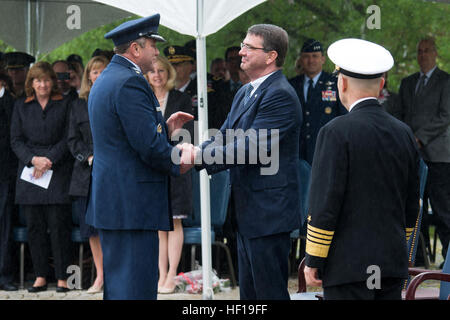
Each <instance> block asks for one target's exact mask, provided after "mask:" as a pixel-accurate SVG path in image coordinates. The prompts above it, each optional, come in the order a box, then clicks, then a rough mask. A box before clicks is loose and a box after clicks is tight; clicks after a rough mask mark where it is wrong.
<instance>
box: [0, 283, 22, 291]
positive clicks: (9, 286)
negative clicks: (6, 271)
mask: <svg viewBox="0 0 450 320" xmlns="http://www.w3.org/2000/svg"><path fill="white" fill-rule="evenodd" d="M0 290H4V291H17V290H19V288H17V287H16V286H15V285H13V284H11V283H6V284H3V285H0Z"/></svg>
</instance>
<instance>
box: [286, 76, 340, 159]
mask: <svg viewBox="0 0 450 320" xmlns="http://www.w3.org/2000/svg"><path fill="white" fill-rule="evenodd" d="M304 81H305V76H304V75H299V76H297V77H294V78H291V79H290V80H289V83H290V84H291V85H292V86H293V87H294V89H295V91H296V92H297V95H298V97H299V99H300V102H301V104H302V111H303V123H302V129H301V130H300V158H302V159H304V160H306V161H307V162H308V163H309V164H312V161H313V156H314V149H315V147H316V140H317V135H318V133H319V130H320V128H322V127H323V126H324V125H325V124H326V123H328V122H329V121H330V120H332V119H334V118H336V117H337V116H340V115H343V114H347V109H345V108H344V106H343V105H342V104H341V102H340V101H339V94H338V89H337V79H336V77H333V76H332V75H331V74H329V73H327V72H325V71H322V74H321V75H320V77H319V79H318V80H317V83H316V85H315V87H314V89H313V91H312V94H311V97H310V98H309V100H308V101H306V102H305V96H304V94H303V85H304Z"/></svg>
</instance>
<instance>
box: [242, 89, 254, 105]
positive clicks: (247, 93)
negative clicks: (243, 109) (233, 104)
mask: <svg viewBox="0 0 450 320" xmlns="http://www.w3.org/2000/svg"><path fill="white" fill-rule="evenodd" d="M252 90H253V87H252V85H251V84H248V86H247V88H245V95H244V106H245V105H246V104H247V102H248V101H249V100H250V96H251V93H252Z"/></svg>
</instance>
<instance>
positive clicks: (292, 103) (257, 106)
mask: <svg viewBox="0 0 450 320" xmlns="http://www.w3.org/2000/svg"><path fill="white" fill-rule="evenodd" d="M283 34H284V35H285V37H283ZM272 37H273V38H272ZM275 37H276V40H275V39H274V38H275ZM280 39H281V40H283V41H281V40H280ZM287 41H288V40H287V33H286V32H285V31H284V30H283V29H281V28H279V27H276V26H273V25H256V26H253V27H250V29H249V30H248V33H247V37H246V38H245V39H244V41H243V44H241V47H242V49H241V51H240V52H239V54H240V55H241V56H242V63H241V67H242V69H243V70H244V71H245V72H246V73H247V74H248V75H249V77H250V79H251V81H252V82H250V83H249V84H247V85H245V86H243V87H242V88H241V89H239V91H238V92H237V94H236V96H235V97H234V100H233V104H232V107H231V111H230V113H229V114H228V117H227V119H226V120H225V122H224V124H223V125H222V127H221V129H220V132H219V133H218V135H216V136H215V137H213V138H212V139H211V140H209V141H207V142H205V143H203V144H202V145H201V148H202V150H203V151H204V154H222V155H223V159H226V157H227V155H228V156H229V155H231V154H234V153H235V152H236V149H237V152H238V153H239V152H242V151H243V150H239V146H238V145H239V142H238V141H239V139H237V140H236V143H228V144H222V143H221V142H220V140H221V139H223V141H225V140H226V138H225V136H226V135H227V134H230V129H235V130H238V129H242V130H243V131H245V132H249V130H251V129H253V130H255V132H258V133H261V132H262V131H261V130H264V129H267V130H269V132H272V131H270V130H273V129H278V130H279V142H278V143H277V144H278V147H279V151H278V154H276V155H275V153H276V151H275V150H274V148H273V145H272V148H270V147H269V148H268V149H269V150H270V151H271V152H272V161H277V162H278V171H277V172H272V174H270V175H265V174H264V173H263V171H261V169H262V167H264V165H263V164H262V163H261V162H260V161H258V163H257V164H249V162H246V163H245V164H241V165H237V164H236V163H224V164H219V163H206V161H204V163H203V164H202V165H201V166H199V167H198V168H197V169H199V168H205V169H206V170H207V172H208V174H213V173H216V172H219V171H221V170H225V169H228V168H230V174H231V185H232V199H233V203H232V205H233V206H234V211H235V213H236V221H237V242H238V262H239V289H240V298H241V299H243V300H246V299H252V300H253V299H289V293H288V290H287V281H288V255H289V249H290V238H289V234H290V231H292V230H294V229H297V228H299V226H300V222H299V221H300V202H299V194H300V192H299V183H300V181H299V180H300V173H299V157H298V148H299V137H300V125H301V121H302V111H301V105H300V102H299V100H298V97H297V95H296V94H295V91H294V89H293V88H292V87H291V86H290V85H289V82H288V81H287V79H286V77H285V76H284V75H283V74H282V72H281V70H280V69H281V66H282V64H283V61H284V56H285V54H286V51H287ZM283 45H285V47H284V49H283ZM276 56H277V59H276V61H275V59H274V57H276ZM243 140H244V139H242V140H241V142H242V143H243V145H244V141H243ZM251 140H252V138H248V139H247V140H246V142H245V159H246V160H247V161H248V159H249V158H251V156H252V155H251V151H249V150H250V147H249V144H251V142H250V143H249V141H251ZM218 141H219V142H218ZM271 141H273V137H272V140H271ZM261 142H262V141H258V142H257V145H258V146H259V148H261ZM269 146H270V144H269ZM243 149H244V148H243ZM276 158H277V159H276ZM258 160H260V159H258ZM224 162H225V161H224ZM271 165H273V163H272V164H271ZM267 166H268V165H267Z"/></svg>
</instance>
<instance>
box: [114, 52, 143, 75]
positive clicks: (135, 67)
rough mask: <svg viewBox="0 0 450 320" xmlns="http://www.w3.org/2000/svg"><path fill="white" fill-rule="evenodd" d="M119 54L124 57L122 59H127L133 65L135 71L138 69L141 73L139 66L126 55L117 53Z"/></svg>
mask: <svg viewBox="0 0 450 320" xmlns="http://www.w3.org/2000/svg"><path fill="white" fill-rule="evenodd" d="M119 56H121V57H122V58H124V59H127V60H128V61H129V62H130V63H131V64H132V65H133V66H134V69H135V70H136V71H139V72H140V73H142V70H141V68H139V66H138V65H137V64H136V63H134V62H133V61H131V60H130V59H128V58H127V57H125V56H123V55H121V54H119Z"/></svg>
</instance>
